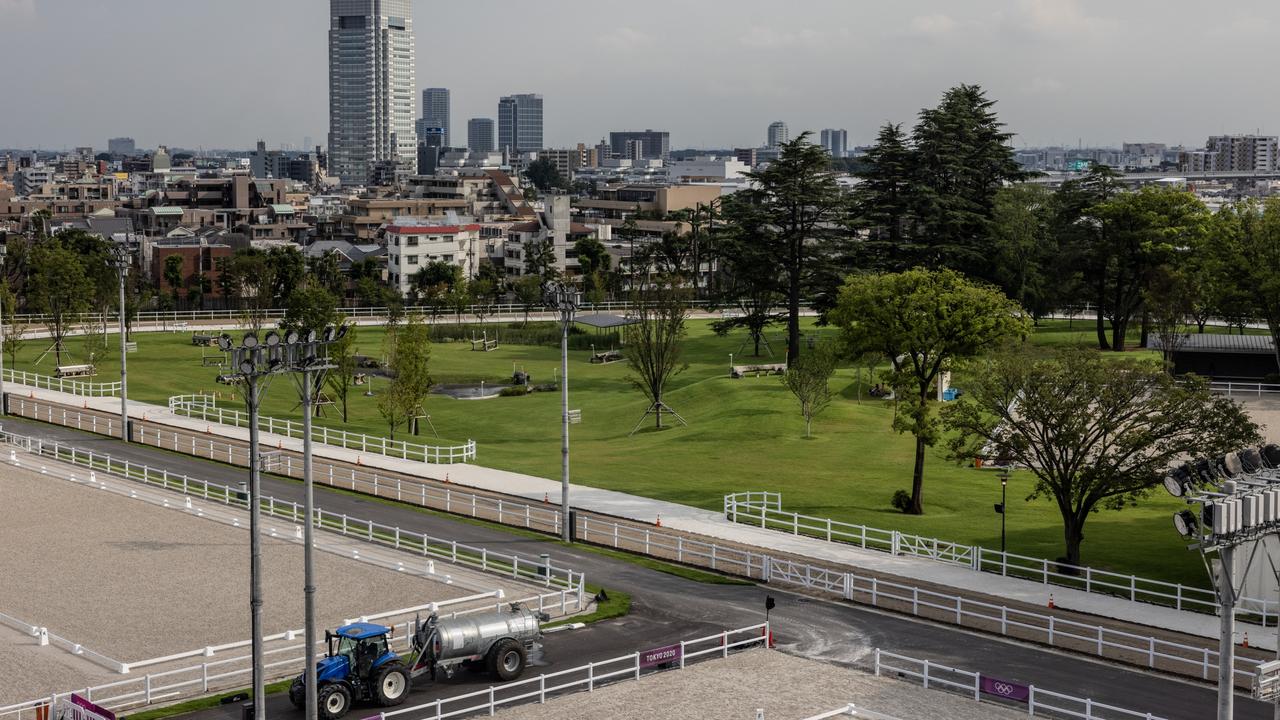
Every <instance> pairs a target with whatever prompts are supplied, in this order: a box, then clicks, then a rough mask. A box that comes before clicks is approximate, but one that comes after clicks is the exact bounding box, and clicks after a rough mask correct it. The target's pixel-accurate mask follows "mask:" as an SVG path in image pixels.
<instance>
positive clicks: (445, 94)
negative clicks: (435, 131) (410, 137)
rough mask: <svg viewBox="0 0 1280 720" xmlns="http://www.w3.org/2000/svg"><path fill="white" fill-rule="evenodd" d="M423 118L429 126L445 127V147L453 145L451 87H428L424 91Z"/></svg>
mask: <svg viewBox="0 0 1280 720" xmlns="http://www.w3.org/2000/svg"><path fill="white" fill-rule="evenodd" d="M422 119H423V120H424V121H426V126H427V127H436V128H443V129H444V145H443V147H453V144H452V143H451V142H450V137H451V136H450V135H449V88H427V89H426V90H423V91H422Z"/></svg>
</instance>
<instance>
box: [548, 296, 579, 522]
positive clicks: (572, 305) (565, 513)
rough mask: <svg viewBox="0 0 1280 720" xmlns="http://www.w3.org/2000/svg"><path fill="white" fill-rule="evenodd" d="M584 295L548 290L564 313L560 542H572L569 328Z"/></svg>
mask: <svg viewBox="0 0 1280 720" xmlns="http://www.w3.org/2000/svg"><path fill="white" fill-rule="evenodd" d="M581 303H582V294H581V293H579V292H578V291H577V290H575V289H574V288H573V286H571V285H570V284H568V283H564V282H561V283H556V284H555V285H552V286H551V287H549V288H548V289H547V305H549V306H550V307H552V308H554V309H556V310H557V311H559V313H560V423H561V430H560V515H561V518H560V539H561V540H564V541H565V542H569V540H570V534H569V529H570V528H569V520H570V518H569V326H570V325H572V324H573V314H574V313H575V312H577V310H578V305H580V304H581Z"/></svg>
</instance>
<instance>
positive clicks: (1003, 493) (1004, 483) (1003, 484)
mask: <svg viewBox="0 0 1280 720" xmlns="http://www.w3.org/2000/svg"><path fill="white" fill-rule="evenodd" d="M1008 491H1009V467H1008V466H1007V465H1006V466H1005V467H1004V469H1003V470H1001V471H1000V504H999V505H997V506H996V512H998V513H1000V554H1001V555H1004V538H1005V533H1004V525H1005V518H1006V517H1008V514H1009V502H1008V499H1007V498H1008V496H1009V495H1008Z"/></svg>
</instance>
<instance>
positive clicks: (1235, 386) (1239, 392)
mask: <svg viewBox="0 0 1280 720" xmlns="http://www.w3.org/2000/svg"><path fill="white" fill-rule="evenodd" d="M1209 389H1210V390H1212V391H1213V392H1218V393H1223V394H1224V395H1226V396H1227V397H1238V396H1242V397H1258V398H1260V397H1262V396H1263V395H1274V394H1275V393H1280V385H1272V384H1270V383H1242V382H1230V381H1219V380H1215V381H1213V382H1211V383H1209Z"/></svg>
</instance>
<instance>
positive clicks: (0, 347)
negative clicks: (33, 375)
mask: <svg viewBox="0 0 1280 720" xmlns="http://www.w3.org/2000/svg"><path fill="white" fill-rule="evenodd" d="M8 252H9V248H8V247H7V246H5V245H0V269H3V268H4V259H5V256H6V254H7V253H8ZM5 279H6V280H7V279H8V278H7V277H6V278H5ZM5 288H6V289H7V288H8V283H7V282H6V283H5ZM14 302H15V303H16V302H17V298H16V297H15V298H14ZM15 315H16V313H15ZM5 342H6V338H5V334H4V294H2V293H0V415H4V414H7V413H8V412H9V403H8V402H7V398H6V397H5V394H4V349H5V348H4V345H5Z"/></svg>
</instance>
